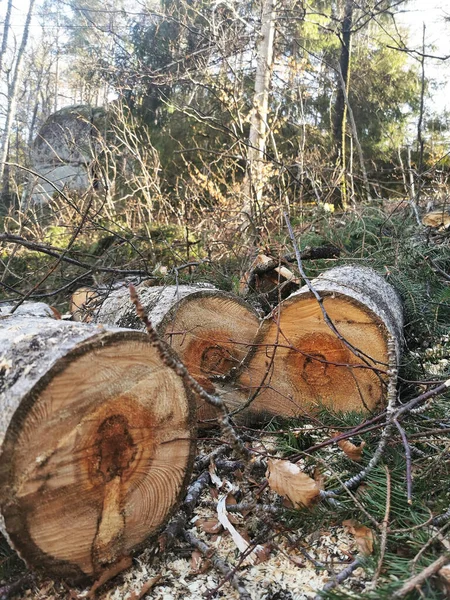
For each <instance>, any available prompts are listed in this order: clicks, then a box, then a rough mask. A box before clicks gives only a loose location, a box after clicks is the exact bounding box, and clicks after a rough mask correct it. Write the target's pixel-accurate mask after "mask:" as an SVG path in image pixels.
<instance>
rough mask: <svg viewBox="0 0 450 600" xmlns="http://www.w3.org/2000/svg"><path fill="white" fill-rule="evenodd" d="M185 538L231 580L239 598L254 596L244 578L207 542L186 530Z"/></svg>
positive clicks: (244, 598)
mask: <svg viewBox="0 0 450 600" xmlns="http://www.w3.org/2000/svg"><path fill="white" fill-rule="evenodd" d="M184 539H185V540H186V541H187V543H188V544H189V545H191V546H192V547H194V548H196V549H197V550H198V551H199V552H201V553H202V554H203V556H204V557H205V558H207V559H208V560H209V561H210V562H211V564H212V565H213V567H214V568H215V569H216V570H217V571H219V573H221V574H222V575H223V576H224V577H225V581H229V582H230V584H231V585H232V586H233V588H234V589H235V590H236V591H237V593H238V594H239V598H241V600H252V597H251V596H250V594H249V593H248V591H247V590H246V588H245V586H244V584H243V583H242V580H241V579H240V578H239V577H238V576H237V574H236V572H235V570H234V569H232V568H231V567H230V566H229V565H228V564H227V563H226V562H225V561H224V560H223V559H222V558H220V557H219V556H217V554H216V553H215V552H214V550H213V549H212V548H210V547H209V546H208V545H207V544H205V542H202V541H201V540H199V539H198V538H197V537H196V536H195V535H194V534H193V533H191V532H190V531H184Z"/></svg>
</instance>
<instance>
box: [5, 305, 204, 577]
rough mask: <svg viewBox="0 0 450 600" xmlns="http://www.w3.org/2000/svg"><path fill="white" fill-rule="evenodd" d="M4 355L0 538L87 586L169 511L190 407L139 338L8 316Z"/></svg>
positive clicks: (190, 446)
mask: <svg viewBox="0 0 450 600" xmlns="http://www.w3.org/2000/svg"><path fill="white" fill-rule="evenodd" d="M0 348H1V352H0V410H1V417H0V510H1V529H2V532H3V533H4V534H5V536H6V537H7V538H9V540H10V543H11V545H12V546H13V547H14V548H15V549H16V550H17V551H18V553H19V554H20V556H21V557H22V558H23V559H24V560H25V562H26V563H27V564H28V565H29V566H30V567H33V568H40V569H45V570H46V571H47V572H49V573H51V574H53V575H56V576H60V577H66V578H69V579H72V580H83V579H85V578H87V577H95V576H97V575H98V574H99V573H100V572H101V571H102V570H103V569H104V568H106V567H108V565H111V564H113V563H115V562H117V561H118V560H120V559H122V558H123V557H124V556H128V555H129V554H130V553H131V552H132V551H133V550H135V549H137V548H138V547H139V546H141V545H142V544H143V543H144V541H145V540H146V539H147V538H148V537H149V536H151V535H153V534H156V533H157V532H158V531H159V530H160V529H161V527H162V526H163V525H164V524H165V522H166V521H167V519H168V518H169V517H170V516H171V514H172V513H173V511H174V510H175V508H176V506H177V504H178V501H179V500H180V499H181V497H182V495H183V493H184V491H185V486H186V485H187V482H188V479H189V476H190V473H191V469H192V464H193V458H194V449H195V448H194V440H195V436H194V434H193V430H194V425H193V421H194V413H195V411H194V402H193V401H192V399H191V395H190V393H189V392H188V391H187V390H186V389H185V387H184V385H183V383H182V381H181V380H180V378H178V377H177V375H176V374H175V373H174V372H173V371H172V370H171V369H169V368H168V367H166V366H165V365H164V363H163V362H162V360H161V359H160V357H159V355H158V354H157V353H156V350H155V349H154V348H153V347H152V346H151V344H150V343H149V341H148V339H147V336H146V335H145V334H142V333H140V332H137V331H129V330H119V329H112V328H105V327H103V326H98V325H87V324H83V323H69V322H63V321H60V320H58V321H57V320H52V319H45V318H35V317H29V316H26V317H20V316H17V317H14V316H12V317H6V318H2V319H0ZM168 351H169V352H170V349H169V350H168Z"/></svg>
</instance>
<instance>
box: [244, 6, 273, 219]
mask: <svg viewBox="0 0 450 600" xmlns="http://www.w3.org/2000/svg"><path fill="white" fill-rule="evenodd" d="M274 38H275V0H264V2H263V8H262V20H261V33H260V37H259V41H258V44H257V47H256V76H255V93H254V96H253V107H252V114H251V121H250V134H249V139H248V143H249V147H248V151H247V173H246V178H245V182H244V190H245V192H246V195H247V196H248V198H249V200H248V201H247V202H246V205H245V206H244V209H243V212H244V213H247V214H248V215H249V217H250V219H254V218H255V216H256V215H257V213H258V209H259V208H260V206H261V200H262V195H263V190H264V162H265V161H264V153H265V149H266V139H267V135H268V132H269V126H268V122H267V117H268V110H269V91H270V82H271V75H272V63H273V44H274Z"/></svg>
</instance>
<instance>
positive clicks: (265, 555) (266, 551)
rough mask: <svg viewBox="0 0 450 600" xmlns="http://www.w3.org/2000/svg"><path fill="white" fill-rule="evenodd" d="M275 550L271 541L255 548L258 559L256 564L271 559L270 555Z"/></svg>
mask: <svg viewBox="0 0 450 600" xmlns="http://www.w3.org/2000/svg"><path fill="white" fill-rule="evenodd" d="M272 550H273V546H272V544H271V543H270V542H267V543H266V544H262V545H260V546H258V548H256V549H255V554H256V561H255V564H257V565H258V564H259V563H262V562H266V561H268V560H269V558H270V555H271V553H272Z"/></svg>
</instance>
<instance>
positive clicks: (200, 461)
mask: <svg viewBox="0 0 450 600" xmlns="http://www.w3.org/2000/svg"><path fill="white" fill-rule="evenodd" d="M229 451H230V446H229V445H228V444H222V445H221V446H218V447H217V448H215V449H214V450H213V451H212V452H210V453H209V454H206V455H204V456H199V457H198V458H197V459H196V461H195V465H194V469H195V470H196V471H202V470H203V469H206V468H207V467H208V466H209V463H210V462H211V460H214V461H215V460H216V458H219V457H221V456H223V455H227V454H228V452H229Z"/></svg>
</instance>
